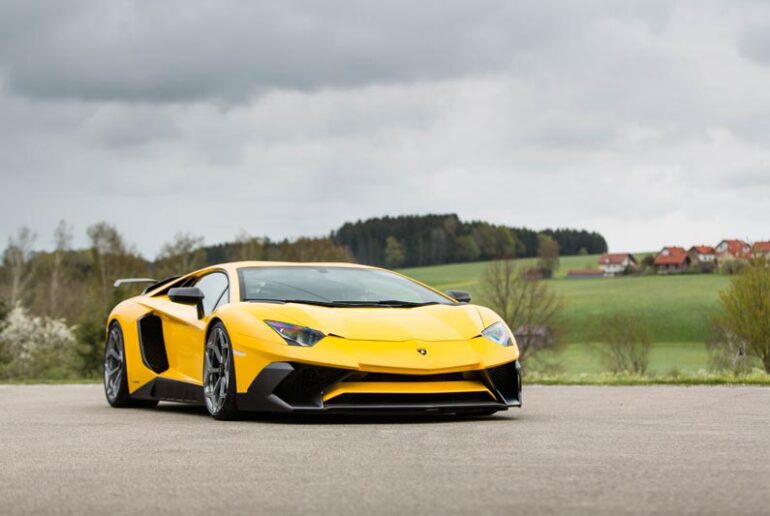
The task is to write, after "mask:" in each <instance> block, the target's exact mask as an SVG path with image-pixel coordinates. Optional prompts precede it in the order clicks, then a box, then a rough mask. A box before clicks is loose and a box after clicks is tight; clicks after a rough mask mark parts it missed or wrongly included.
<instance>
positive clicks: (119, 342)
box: [104, 321, 158, 408]
mask: <svg viewBox="0 0 770 516" xmlns="http://www.w3.org/2000/svg"><path fill="white" fill-rule="evenodd" d="M126 376H127V375H126V350H125V346H124V345H123V330H122V329H121V328H120V324H118V322H117V321H115V322H113V323H112V324H110V329H109V332H108V333H107V343H106V344H105V346H104V395H105V396H106V397H107V403H109V404H110V405H111V406H113V407H116V408H122V407H154V406H155V405H157V404H158V402H157V401H155V400H133V399H131V397H130V396H129V395H128V379H127V378H126Z"/></svg>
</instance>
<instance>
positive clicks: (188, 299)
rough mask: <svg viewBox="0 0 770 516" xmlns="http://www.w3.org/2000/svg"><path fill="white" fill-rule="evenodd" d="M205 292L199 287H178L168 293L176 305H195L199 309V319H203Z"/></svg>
mask: <svg viewBox="0 0 770 516" xmlns="http://www.w3.org/2000/svg"><path fill="white" fill-rule="evenodd" d="M203 297H204V296H203V292H201V289H199V288H198V287H177V288H172V289H170V290H169V291H168V298H169V299H170V300H171V301H173V302H174V303H181V304H183V305H193V306H195V308H197V309H198V319H203V315H204V314H203Z"/></svg>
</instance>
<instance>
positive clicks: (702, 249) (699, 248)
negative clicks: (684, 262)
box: [687, 245, 717, 263]
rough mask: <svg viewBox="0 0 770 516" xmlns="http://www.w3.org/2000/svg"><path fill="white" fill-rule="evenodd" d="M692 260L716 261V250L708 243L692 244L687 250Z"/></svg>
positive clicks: (700, 261) (701, 261)
mask: <svg viewBox="0 0 770 516" xmlns="http://www.w3.org/2000/svg"><path fill="white" fill-rule="evenodd" d="M687 254H689V255H690V258H691V259H692V261H693V262H697V263H714V262H716V261H717V251H716V249H714V248H713V247H711V246H710V245H694V246H692V247H691V248H690V250H689V251H687Z"/></svg>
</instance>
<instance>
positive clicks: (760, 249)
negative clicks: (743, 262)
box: [751, 242, 770, 253]
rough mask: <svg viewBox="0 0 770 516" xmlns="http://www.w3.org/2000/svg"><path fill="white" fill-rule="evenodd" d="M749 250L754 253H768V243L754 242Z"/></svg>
mask: <svg viewBox="0 0 770 516" xmlns="http://www.w3.org/2000/svg"><path fill="white" fill-rule="evenodd" d="M751 250H752V251H754V252H755V253H770V242H754V245H753V246H752V248H751Z"/></svg>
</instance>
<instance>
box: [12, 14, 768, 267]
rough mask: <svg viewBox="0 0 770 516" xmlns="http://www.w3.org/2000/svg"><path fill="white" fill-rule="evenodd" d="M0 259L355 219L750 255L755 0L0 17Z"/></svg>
mask: <svg viewBox="0 0 770 516" xmlns="http://www.w3.org/2000/svg"><path fill="white" fill-rule="evenodd" d="M0 192H1V193H0V195H1V198H0V200H1V201H2V202H1V204H0V246H4V244H5V242H6V241H7V239H8V237H9V235H11V234H12V233H13V232H14V231H15V230H16V228H17V227H18V226H20V225H27V226H29V227H31V228H32V229H33V230H34V231H36V232H37V233H38V235H39V236H38V242H37V243H38V247H41V248H46V247H50V246H51V244H52V232H53V229H54V227H55V226H56V224H57V223H58V221H59V220H60V219H62V218H64V219H66V220H68V221H69V222H71V223H72V224H73V225H74V228H75V234H76V242H75V243H76V245H85V244H86V237H85V229H86V227H87V226H88V225H89V224H91V223H93V222H97V221H100V220H106V221H108V222H110V223H113V224H115V225H116V226H117V227H118V228H119V229H120V230H121V231H122V232H123V233H124V234H125V236H126V238H127V240H128V241H129V242H132V243H134V244H136V246H137V248H138V249H139V250H140V251H141V252H142V253H144V254H145V255H146V256H148V257H154V256H155V255H156V254H157V252H158V250H159V249H160V246H161V244H162V243H163V242H164V241H167V240H169V239H171V237H172V236H173V235H174V233H176V232H179V231H182V232H191V233H194V234H198V235H201V236H203V237H204V238H205V241H206V243H209V244H213V243H219V242H222V241H227V240H231V239H232V238H233V237H234V236H235V235H236V234H238V233H240V232H241V231H247V232H248V233H251V234H254V235H267V236H270V237H271V238H282V237H296V236H299V235H324V234H328V232H329V231H330V230H332V229H334V228H337V227H338V226H339V225H340V224H341V223H343V222H345V221H349V220H356V219H359V218H367V217H371V216H380V215H386V214H389V215H397V214H406V213H429V212H456V213H458V214H459V215H460V217H461V218H463V219H484V220H488V221H491V222H495V223H501V224H509V225H516V226H520V225H525V226H529V227H532V228H535V229H543V228H547V227H556V226H559V227H565V226H566V227H577V228H586V229H590V230H596V231H599V232H601V233H602V234H604V236H605V237H606V238H607V240H608V242H609V245H610V248H611V249H613V250H616V251H623V250H629V251H640V250H650V249H656V248H659V247H661V246H663V245H667V244H682V245H691V244H695V243H701V242H704V243H713V244H715V243H716V242H717V241H718V240H720V239H721V238H726V237H740V238H748V239H752V240H758V239H768V238H770V3H768V2H762V1H756V2H754V1H737V0H725V1H723V2H712V1H704V0H696V1H692V2H671V1H669V0H665V1H644V2H632V1H629V0H623V1H622V2H618V1H617V0H608V1H605V2H602V1H590V0H588V1H586V0H583V1H580V2H575V1H563V2H542V1H538V2H529V1H528V2H523V1H522V2H512V1H479V0H473V1H467V2H454V1H447V0H437V1H415V0H408V1H395V0H388V1H386V2H383V1H380V0H377V1H362V0H349V1H346V2H339V1H328V0H326V1H323V2H314V1H313V2H311V1H308V2H292V1H286V0H281V1H276V2H248V1H243V2H239V1H232V2H227V3H225V2H220V1H199V0H176V1H163V0H161V1H151V2H147V1H145V2H132V1H110V2H104V1H103V0H67V1H66V2H62V1H59V0H46V1H36V0H3V1H2V2H0Z"/></svg>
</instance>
